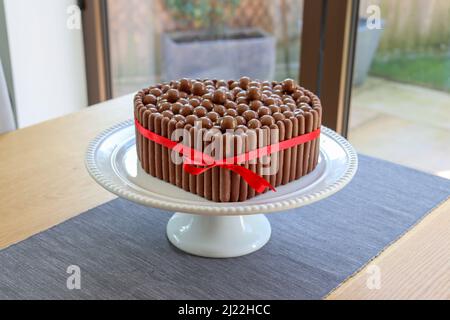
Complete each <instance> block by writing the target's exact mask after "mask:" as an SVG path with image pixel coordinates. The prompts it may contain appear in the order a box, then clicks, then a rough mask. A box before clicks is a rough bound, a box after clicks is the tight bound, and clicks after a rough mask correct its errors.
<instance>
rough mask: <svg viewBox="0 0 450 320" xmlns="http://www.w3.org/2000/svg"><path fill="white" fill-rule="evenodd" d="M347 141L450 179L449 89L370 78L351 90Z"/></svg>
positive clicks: (373, 153) (364, 151)
mask: <svg viewBox="0 0 450 320" xmlns="http://www.w3.org/2000/svg"><path fill="white" fill-rule="evenodd" d="M349 140H350V142H351V143H352V144H353V145H354V146H355V148H356V149H357V150H358V151H359V152H361V153H364V154H367V155H371V156H374V157H378V158H382V159H386V160H389V161H393V162H396V163H400V164H403V165H405V166H409V167H412V168H416V169H419V170H422V171H426V172H430V173H433V174H436V175H439V176H442V177H446V178H449V179H450V94H448V93H445V92H441V91H436V90H432V89H427V88H423V87H419V86H414V85H409V84H402V83H398V82H393V81H388V80H385V79H381V78H375V77H369V78H368V79H367V81H366V82H365V83H364V85H362V86H361V87H359V88H355V89H354V90H353V95H352V105H351V112H350V130H349Z"/></svg>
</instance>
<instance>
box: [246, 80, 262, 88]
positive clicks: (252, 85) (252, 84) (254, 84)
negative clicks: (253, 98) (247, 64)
mask: <svg viewBox="0 0 450 320" xmlns="http://www.w3.org/2000/svg"><path fill="white" fill-rule="evenodd" d="M248 87H249V88H261V84H260V83H259V82H257V81H250V82H249V84H248Z"/></svg>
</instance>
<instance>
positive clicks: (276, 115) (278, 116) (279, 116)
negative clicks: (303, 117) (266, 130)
mask: <svg viewBox="0 0 450 320" xmlns="http://www.w3.org/2000/svg"><path fill="white" fill-rule="evenodd" d="M272 117H273V118H274V119H275V121H281V120H284V119H285V118H286V117H285V116H284V115H283V114H282V113H280V112H275V113H274V114H272Z"/></svg>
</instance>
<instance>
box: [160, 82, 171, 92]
mask: <svg viewBox="0 0 450 320" xmlns="http://www.w3.org/2000/svg"><path fill="white" fill-rule="evenodd" d="M169 90H170V86H169V85H168V84H163V85H162V86H161V91H162V92H163V93H166V92H167V91H169Z"/></svg>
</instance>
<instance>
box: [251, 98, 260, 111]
mask: <svg viewBox="0 0 450 320" xmlns="http://www.w3.org/2000/svg"><path fill="white" fill-rule="evenodd" d="M262 106H263V103H262V102H261V101H259V100H253V101H252V102H250V109H252V110H253V111H258V109H259V108H261V107H262Z"/></svg>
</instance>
